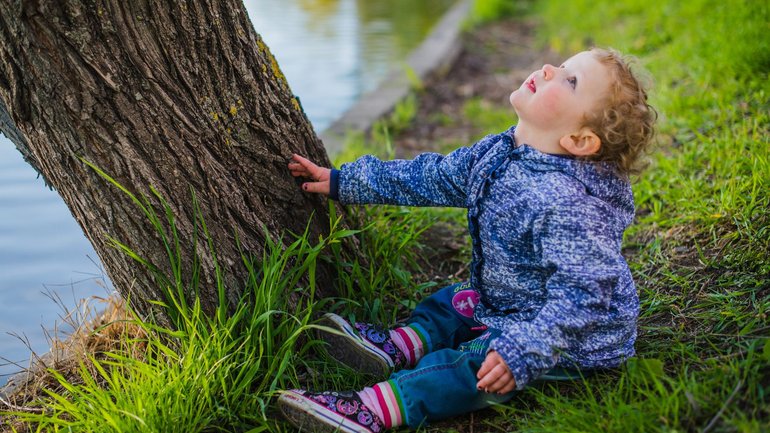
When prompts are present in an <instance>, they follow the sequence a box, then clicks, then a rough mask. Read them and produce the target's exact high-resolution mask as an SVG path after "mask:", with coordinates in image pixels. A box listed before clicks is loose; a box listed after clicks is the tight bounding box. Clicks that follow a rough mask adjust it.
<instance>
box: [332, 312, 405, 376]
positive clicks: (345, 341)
mask: <svg viewBox="0 0 770 433" xmlns="http://www.w3.org/2000/svg"><path fill="white" fill-rule="evenodd" d="M319 324H320V325H323V326H326V327H329V328H331V329H334V330H336V331H338V332H339V334H337V333H334V334H333V333H331V332H319V337H320V338H321V339H323V340H324V341H326V342H327V343H329V345H328V346H327V347H326V351H327V352H328V353H329V355H330V356H331V357H332V358H334V359H335V360H337V361H338V362H340V363H342V364H345V365H346V366H348V367H350V368H352V369H354V370H356V371H361V372H364V373H370V374H374V375H377V376H378V377H387V376H389V375H390V373H391V372H392V371H393V361H392V360H391V359H390V356H389V355H388V354H387V353H385V352H383V351H382V350H381V349H380V348H378V347H377V346H375V345H374V344H372V343H370V342H368V341H366V340H364V339H363V338H361V337H359V335H358V331H357V330H356V329H355V328H353V327H352V326H350V324H349V323H348V322H347V321H346V320H345V319H343V318H342V317H340V316H338V315H336V314H332V313H326V314H324V316H323V318H321V320H320V321H319Z"/></svg>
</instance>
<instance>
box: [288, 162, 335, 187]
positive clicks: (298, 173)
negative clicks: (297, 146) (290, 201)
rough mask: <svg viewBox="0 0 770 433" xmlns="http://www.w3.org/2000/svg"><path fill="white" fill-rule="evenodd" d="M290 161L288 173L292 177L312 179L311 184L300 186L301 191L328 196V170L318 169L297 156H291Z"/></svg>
mask: <svg viewBox="0 0 770 433" xmlns="http://www.w3.org/2000/svg"><path fill="white" fill-rule="evenodd" d="M291 159H292V162H290V163H289V171H291V175H292V176H294V177H307V178H309V179H313V182H305V183H303V184H302V190H303V191H306V192H317V193H319V194H324V195H329V178H330V176H331V172H332V171H331V170H330V169H328V168H323V167H319V166H317V165H315V164H313V163H312V162H310V161H308V160H307V159H305V158H303V157H301V156H299V155H297V154H294V155H292V156H291Z"/></svg>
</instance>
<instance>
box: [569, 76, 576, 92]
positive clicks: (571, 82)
mask: <svg viewBox="0 0 770 433" xmlns="http://www.w3.org/2000/svg"><path fill="white" fill-rule="evenodd" d="M567 82H569V84H570V86H572V88H573V89H574V88H576V87H577V77H569V78H567Z"/></svg>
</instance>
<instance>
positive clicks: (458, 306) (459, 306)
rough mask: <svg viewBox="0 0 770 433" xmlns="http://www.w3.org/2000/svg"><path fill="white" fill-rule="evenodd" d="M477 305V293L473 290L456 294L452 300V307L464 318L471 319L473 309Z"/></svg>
mask: <svg viewBox="0 0 770 433" xmlns="http://www.w3.org/2000/svg"><path fill="white" fill-rule="evenodd" d="M478 303H479V293H478V292H477V291H475V290H463V291H460V292H457V293H456V294H455V295H454V297H453V298H452V306H453V307H455V310H457V312H458V313H460V314H461V315H463V316H465V317H473V309H474V307H476V305H477V304H478Z"/></svg>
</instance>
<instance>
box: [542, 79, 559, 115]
mask: <svg viewBox="0 0 770 433" xmlns="http://www.w3.org/2000/svg"><path fill="white" fill-rule="evenodd" d="M540 97H541V98H540V103H541V109H542V110H543V115H545V116H549V117H550V116H558V115H559V114H560V113H561V103H560V102H561V100H562V98H561V92H560V91H559V89H558V88H555V87H553V86H549V87H548V88H547V89H544V90H543V93H542V94H541V95H540Z"/></svg>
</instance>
